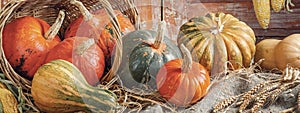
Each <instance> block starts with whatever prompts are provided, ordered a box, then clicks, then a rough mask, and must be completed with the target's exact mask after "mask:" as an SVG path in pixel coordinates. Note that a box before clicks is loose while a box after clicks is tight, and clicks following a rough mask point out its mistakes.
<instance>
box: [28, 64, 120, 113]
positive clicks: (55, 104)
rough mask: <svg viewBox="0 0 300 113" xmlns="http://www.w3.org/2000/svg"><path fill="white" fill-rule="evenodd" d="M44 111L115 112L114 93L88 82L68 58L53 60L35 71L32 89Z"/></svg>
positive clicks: (115, 101)
mask: <svg viewBox="0 0 300 113" xmlns="http://www.w3.org/2000/svg"><path fill="white" fill-rule="evenodd" d="M31 93H32V97H33V99H34V102H35V104H36V105H37V107H38V108H39V109H40V110H41V111H43V112H51V113H52V112H55V113H63V112H77V111H83V112H95V113H100V112H101V113H103V112H115V110H116V107H117V105H118V103H117V97H116V95H115V94H114V93H112V92H110V91H109V90H105V89H100V88H96V87H92V86H90V85H89V84H88V83H87V82H86V80H85V78H84V76H83V75H82V74H81V72H80V71H79V70H78V69H77V68H76V67H75V66H74V65H73V64H71V63H70V62H68V61H65V60H54V61H51V62H49V63H46V64H44V65H43V66H41V67H40V68H39V69H38V71H37V72H36V73H35V77H34V79H33V81H32V89H31Z"/></svg>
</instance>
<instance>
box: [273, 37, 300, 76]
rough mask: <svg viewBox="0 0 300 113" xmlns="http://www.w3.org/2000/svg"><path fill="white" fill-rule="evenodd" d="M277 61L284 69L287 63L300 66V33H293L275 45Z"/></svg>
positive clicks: (279, 66)
mask: <svg viewBox="0 0 300 113" xmlns="http://www.w3.org/2000/svg"><path fill="white" fill-rule="evenodd" d="M274 56H275V62H276V65H277V67H278V68H279V69H281V70H283V69H285V68H286V66H287V65H290V66H292V67H294V68H300V34H293V35H290V36H288V37H286V38H284V39H283V40H282V41H280V42H279V43H278V45H277V46H276V47H275V54H274Z"/></svg>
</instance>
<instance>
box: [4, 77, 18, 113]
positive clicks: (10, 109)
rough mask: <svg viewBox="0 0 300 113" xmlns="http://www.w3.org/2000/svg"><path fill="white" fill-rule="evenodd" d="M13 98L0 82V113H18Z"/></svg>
mask: <svg viewBox="0 0 300 113" xmlns="http://www.w3.org/2000/svg"><path fill="white" fill-rule="evenodd" d="M17 105H18V102H17V100H16V98H15V96H14V95H13V94H12V93H11V92H10V91H9V90H8V89H7V87H6V86H5V85H4V84H2V83H1V82H0V113H18V112H19V111H18V108H17Z"/></svg>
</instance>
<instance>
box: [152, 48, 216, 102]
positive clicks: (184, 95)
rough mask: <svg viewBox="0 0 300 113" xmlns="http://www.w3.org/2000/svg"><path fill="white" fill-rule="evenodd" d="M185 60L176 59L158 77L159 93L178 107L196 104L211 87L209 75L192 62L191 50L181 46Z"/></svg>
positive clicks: (204, 69)
mask: <svg viewBox="0 0 300 113" xmlns="http://www.w3.org/2000/svg"><path fill="white" fill-rule="evenodd" d="M180 48H181V51H182V52H183V55H184V59H175V60H171V61H169V62H167V63H166V64H165V65H164V66H162V67H161V68H160V70H159V72H158V74H157V76H156V84H157V88H158V91H159V93H160V94H161V95H162V96H163V97H164V98H165V99H167V100H168V101H169V102H171V103H173V104H176V105H177V106H188V105H190V104H193V103H196V102H197V101H198V100H200V99H201V98H202V97H203V96H204V95H205V94H206V93H207V88H208V86H209V85H210V77H209V73H208V71H207V70H206V68H204V67H203V66H202V65H201V64H199V63H197V62H193V61H192V57H191V54H190V52H189V50H188V49H187V48H186V47H185V46H184V45H181V46H180Z"/></svg>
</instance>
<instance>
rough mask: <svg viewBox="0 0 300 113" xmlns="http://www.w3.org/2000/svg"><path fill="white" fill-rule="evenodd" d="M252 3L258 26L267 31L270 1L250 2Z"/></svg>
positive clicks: (258, 0) (254, 0)
mask: <svg viewBox="0 0 300 113" xmlns="http://www.w3.org/2000/svg"><path fill="white" fill-rule="evenodd" d="M252 3H253V8H254V12H255V15H256V18H257V20H258V23H259V25H260V26H261V27H262V28H263V29H267V28H268V27H269V24H270V18H271V7H270V0H252Z"/></svg>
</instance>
